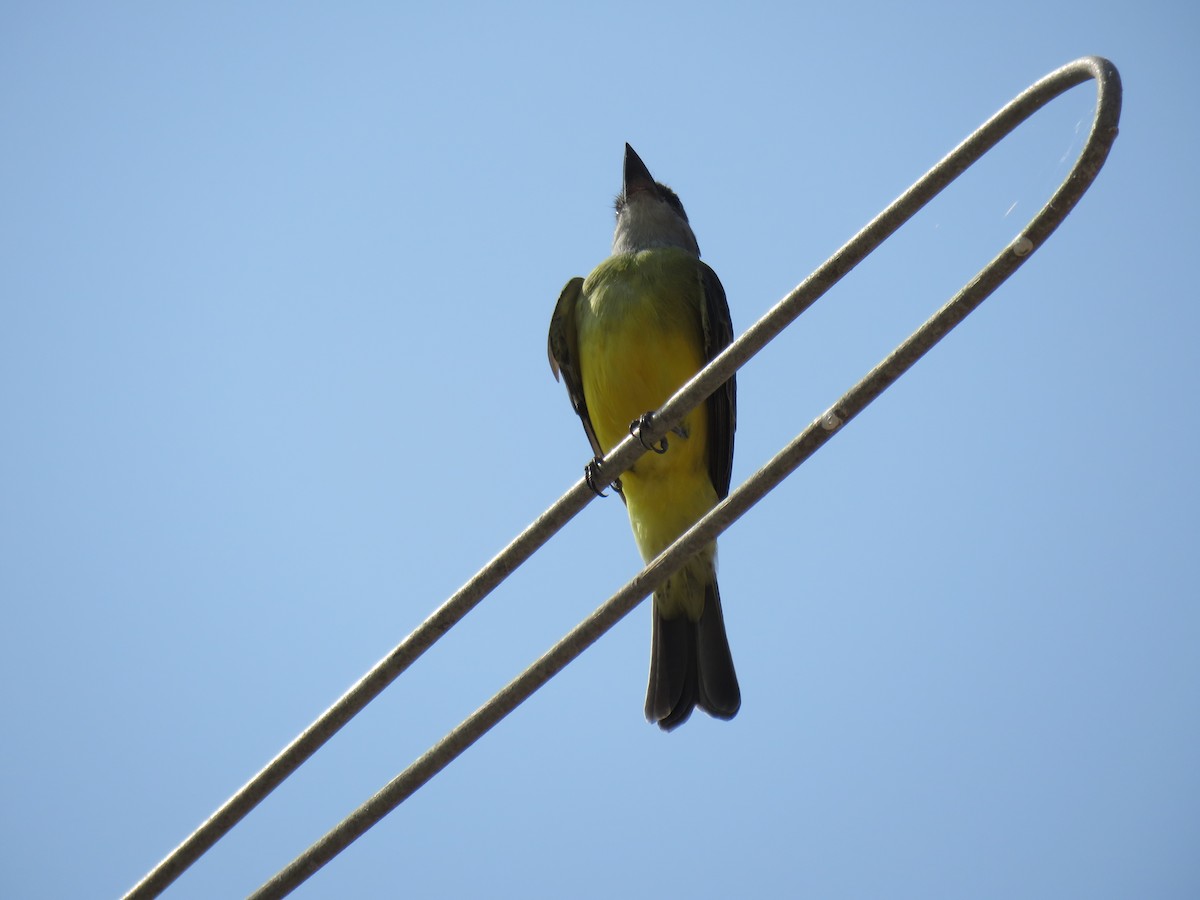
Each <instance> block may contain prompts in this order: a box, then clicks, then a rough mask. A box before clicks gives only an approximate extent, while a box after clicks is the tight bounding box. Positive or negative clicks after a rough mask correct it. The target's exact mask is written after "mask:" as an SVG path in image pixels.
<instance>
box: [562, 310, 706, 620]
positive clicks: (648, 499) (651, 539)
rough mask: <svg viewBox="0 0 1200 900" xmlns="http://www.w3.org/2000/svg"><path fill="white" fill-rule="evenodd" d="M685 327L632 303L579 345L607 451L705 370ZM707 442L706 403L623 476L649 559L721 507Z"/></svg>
mask: <svg viewBox="0 0 1200 900" xmlns="http://www.w3.org/2000/svg"><path fill="white" fill-rule="evenodd" d="M593 324H595V325H600V324H601V323H599V322H596V323H593ZM679 324H680V323H678V322H675V323H664V322H663V321H662V319H661V316H660V310H656V309H654V308H652V307H651V306H650V304H645V305H643V306H642V308H641V309H638V308H637V307H636V305H635V307H634V308H629V307H628V306H627V307H626V308H625V309H624V310H623V311H622V315H620V316H619V317H613V318H611V319H608V320H607V321H604V322H603V324H602V327H595V328H593V329H592V331H591V333H590V334H589V335H588V336H587V338H586V339H585V340H582V341H581V342H580V343H581V346H580V355H581V359H580V368H581V370H582V375H583V391H584V397H585V398H586V401H587V407H588V411H589V413H590V415H591V420H592V426H593V427H594V428H595V431H596V437H597V438H598V439H599V441H600V445H601V447H603V449H604V452H605V453H607V452H609V451H610V450H611V449H612V448H613V447H614V446H616V444H618V443H619V442H620V441H621V440H622V439H623V438H624V437H625V436H626V435H628V434H629V426H630V423H631V422H633V421H634V420H635V419H638V418H639V417H640V416H642V415H643V414H644V413H647V412H652V411H654V410H656V409H658V408H659V407H661V406H662V405H663V403H665V402H666V401H667V400H668V399H669V398H670V397H671V395H672V394H674V393H675V392H676V391H677V390H679V388H680V387H682V386H683V385H684V383H685V382H687V381H688V379H690V378H691V377H692V376H693V375H695V374H696V373H697V372H698V371H700V369H701V368H703V362H704V361H703V356H702V352H703V351H702V347H701V343H702V338H701V335H700V333H699V328H698V327H697V326H696V325H691V327H683V328H680V327H676V326H678V325H679ZM707 439H708V411H707V407H706V405H705V404H703V403H702V404H700V406H699V407H697V408H696V409H694V410H692V411H691V412H690V413H689V414H688V415H687V416H686V417H685V418H684V420H683V422H682V423H680V425H679V426H677V427H676V429H675V430H674V431H672V432H669V433H668V434H667V452H666V453H663V454H658V453H654V452H648V453H646V454H645V455H643V456H642V457H641V458H640V459H639V460H638V461H637V463H635V465H634V467H633V468H632V469H630V470H629V471H628V472H626V473H625V474H623V475H622V476H621V484H622V487H623V491H624V494H625V500H626V502H627V503H628V505H629V519H630V523H631V524H632V525H633V531H634V536H635V538H636V539H637V543H638V548H639V550H640V551H641V554H642V557H643V558H644V559H646V560H647V561H649V560H650V559H653V558H654V557H655V556H657V555H658V554H659V553H660V552H662V550H664V549H665V548H666V547H667V546H668V545H670V544H671V543H672V542H673V541H674V540H675V539H676V538H677V537H679V535H681V534H682V533H683V532H684V531H686V530H687V529H688V528H689V527H690V526H691V525H692V524H694V523H695V521H696V520H697V519H699V518H700V517H701V516H703V515H704V514H705V513H706V512H708V510H710V509H711V508H712V507H713V506H714V505H716V502H717V496H716V491H715V490H714V488H713V486H712V482H711V480H710V478H709V475H708V454H707V444H708V440H707ZM712 553H713V550H712V549H711V548H710V549H709V550H708V551H706V552H705V553H703V554H701V557H698V558H697V562H696V564H698V565H701V566H703V567H705V568H708V567H711V565H712ZM709 571H711V570H710V569H709ZM697 574H699V573H697ZM697 615H698V612H697Z"/></svg>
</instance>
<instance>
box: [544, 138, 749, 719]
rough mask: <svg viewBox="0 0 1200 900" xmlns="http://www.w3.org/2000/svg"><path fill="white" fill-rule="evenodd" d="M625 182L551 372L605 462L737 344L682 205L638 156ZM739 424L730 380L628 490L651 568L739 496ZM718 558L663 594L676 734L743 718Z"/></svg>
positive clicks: (665, 686) (658, 649)
mask: <svg viewBox="0 0 1200 900" xmlns="http://www.w3.org/2000/svg"><path fill="white" fill-rule="evenodd" d="M624 175H625V177H624V184H623V187H622V190H621V193H620V194H619V195H618V196H617V200H616V210H617V226H616V232H615V233H614V235H613V246H612V255H611V256H610V257H609V258H608V259H606V260H605V261H604V262H602V263H600V265H599V266H597V267H596V268H595V270H593V272H592V273H591V274H590V275H589V276H588V277H587V278H586V279H583V278H572V279H571V280H570V281H569V282H567V286H566V287H565V288H563V291H562V294H561V295H560V296H559V298H558V305H557V306H556V307H555V309H554V316H553V318H552V319H551V321H550V339H549V351H550V368H551V369H552V370H553V372H554V375H555V377H556V378H557V377H558V376H559V374H560V373H561V375H562V379H563V381H564V382H565V383H566V387H567V393H568V394H569V396H570V398H571V404H572V406H574V408H575V412H577V413H578V414H579V417H580V419H582V420H583V430H584V431H585V432H586V434H587V437H588V441H589V442H590V443H591V445H592V450H593V451H594V452H595V453H596V455H597V456H598V457H599V456H601V455H603V454H606V453H608V452H609V451H610V450H612V448H613V447H615V446H616V445H617V444H618V443H620V441H621V440H622V439H623V438H624V437H625V436H626V435H627V434H629V433H630V431H631V430H636V425H637V424H638V423H639V422H640V421H642V419H643V417H644V415H645V414H646V413H647V412H652V411H654V410H657V409H658V408H659V407H661V406H662V405H663V404H664V403H665V402H666V401H667V400H668V399H669V398H670V397H671V395H672V394H674V393H675V392H676V391H678V390H679V388H681V387H682V386H683V385H684V384H685V383H686V382H687V381H688V380H689V379H690V378H691V377H692V376H693V375H695V374H696V373H697V372H699V371H700V370H701V369H702V368H703V367H704V366H705V364H706V363H708V362H709V361H710V360H711V359H712V358H713V357H715V356H716V355H717V354H718V353H720V352H721V350H723V349H724V348H725V347H726V346H727V345H728V344H729V342H730V341H731V340H732V339H733V325H732V323H731V322H730V318H729V304H728V302H727V301H726V300H725V290H724V288H722V287H721V282H720V281H719V280H718V279H717V276H716V273H715V272H713V270H712V269H710V268H709V267H708V266H707V265H705V264H704V263H702V262H701V261H700V247H699V246H698V245H697V243H696V236H695V235H694V234H693V233H692V228H691V226H690V225H689V224H688V218H687V214H686V213H685V212H684V211H683V204H682V203H680V202H679V198H678V197H677V196H676V195H675V192H674V191H672V190H671V189H670V188H668V187H667V186H666V185H664V184H659V183H658V182H656V181H655V180H654V179H653V178H652V177H651V175H650V172H649V171H648V170H647V169H646V166H645V164H644V163H643V162H642V161H641V159H640V158H639V157H638V155H637V154H636V153H634V152H633V148H632V147H630V146H629V145H628V144H626V145H625V172H624ZM736 418H737V404H736V391H735V386H734V379H733V378H732V377H731V378H730V379H729V381H728V382H726V383H725V384H724V385H722V386H721V387H720V388H718V389H717V391H716V392H715V393H713V394H712V396H710V397H709V398H708V400H706V401H705V402H704V403H702V404H700V406H698V407H697V408H696V409H694V410H692V411H691V412H690V413H688V414H687V416H686V417H685V418H684V419H683V421H682V422H680V423H679V424H678V425H677V426H676V427H675V428H673V429H672V430H671V432H670V433H669V434H668V436H667V440H666V441H665V442H664V443H663V445H662V446H661V447H657V448H651V449H654V450H655V452H653V453H646V454H645V455H644V456H642V457H641V458H640V459H639V460H638V461H637V462H636V463H635V464H634V466H633V468H631V469H629V470H628V471H627V472H625V473H624V474H623V475H622V476H621V478H620V480H619V482H617V483H616V487H617V489H618V491H620V494H621V497H622V499H623V500H624V501H625V505H626V507H627V508H628V510H629V522H630V524H631V525H632V526H633V535H634V538H635V539H636V541H637V545H638V549H639V550H640V551H641V554H642V558H643V559H644V560H645V561H646V562H649V561H650V560H652V559H654V557H656V556H658V554H659V553H661V552H662V551H663V550H665V549H666V548H667V547H668V546H669V545H670V544H671V543H673V542H674V541H675V539H676V538H678V537H679V536H680V535H681V534H683V533H684V532H685V531H686V530H687V529H688V528H690V527H691V526H692V525H693V524H695V522H696V521H697V520H698V519H699V518H700V517H701V516H703V515H704V514H705V513H707V512H708V511H709V510H710V509H712V508H713V507H714V506H715V505H716V504H717V502H718V501H719V500H722V499H724V498H725V497H726V496H727V495H728V493H729V477H730V470H731V467H732V465H733V431H734V427H735V424H736ZM631 422H632V423H634V424H633V425H631ZM589 481H590V479H589ZM593 487H595V486H593ZM716 555H717V545H716V542H713V543H711V544H709V545H708V546H707V547H705V548H704V549H703V550H702V551H701V552H700V553H698V554H697V555H696V556H695V557H693V558H692V559H691V560H689V561H688V562H687V563H685V564H684V566H683V568H682V569H680V570H679V571H678V572H676V573H675V574H674V575H672V576H671V577H670V579H669V580H668V581H667V582H666V583H665V584H664V585H663V586H662V587H660V588H659V589H658V590H656V591H655V592H654V601H653V626H652V631H651V650H650V686H649V688H648V689H647V692H646V718H647V719H649V720H650V721H652V722H657V723H658V724H659V726H661V727H662V728H663V729H665V730H670V729H672V728H674V727H675V726H677V725H680V724H682V723H683V722H684V721H686V720H687V718H688V716H689V715H691V713H692V709H694V708H695V707H697V706H699V707H700V708H701V709H703V710H705V711H707V712H708V713H710V714H711V715H714V716H717V717H718V718H722V719H730V718H733V716H734V715H736V714H737V711H738V707H739V706H741V702H742V701H741V691H740V690H739V689H738V682H737V675H736V674H735V673H734V669H733V657H732V656H731V655H730V653H729V641H728V639H727V638H726V636H725V622H724V619H723V617H722V615H721V595H720V593H719V592H718V591H717V574H716Z"/></svg>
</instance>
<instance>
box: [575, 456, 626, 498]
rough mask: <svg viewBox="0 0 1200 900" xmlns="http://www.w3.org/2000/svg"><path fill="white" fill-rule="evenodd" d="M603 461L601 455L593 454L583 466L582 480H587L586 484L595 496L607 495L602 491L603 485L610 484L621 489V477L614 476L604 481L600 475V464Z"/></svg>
mask: <svg viewBox="0 0 1200 900" xmlns="http://www.w3.org/2000/svg"><path fill="white" fill-rule="evenodd" d="M603 462H604V457H603V456H594V457H592V461H591V462H589V463H588V464H587V465H586V466H584V467H583V480H584V481H586V482H587V486H588V487H590V488H591V489H592V493H593V494H595V495H596V496H597V497H607V496H608V494H606V493H604V486H607V485H611V486H612V487H615V488H616V489H617V490H618V491H620V490H621V479H620V478H614V479H612V480H611V481H604V480H603V479H602V478H601V476H600V465H601V463H603Z"/></svg>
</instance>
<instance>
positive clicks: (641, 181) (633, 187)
mask: <svg viewBox="0 0 1200 900" xmlns="http://www.w3.org/2000/svg"><path fill="white" fill-rule="evenodd" d="M653 190H654V178H653V176H652V175H651V174H650V170H649V169H647V168H646V164H645V163H644V162H642V158H641V157H640V156H638V155H637V153H636V152H634V149H633V148H632V147H630V146H629V145H628V144H626V145H625V181H624V184H623V186H622V191H621V192H622V194H623V195H624V196H625V197H626V198H628V197H629V196H630V195H631V194H635V193H637V192H638V191H653Z"/></svg>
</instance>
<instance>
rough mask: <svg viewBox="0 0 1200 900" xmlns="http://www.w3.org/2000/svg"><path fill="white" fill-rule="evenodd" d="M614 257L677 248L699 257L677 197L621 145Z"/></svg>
mask: <svg viewBox="0 0 1200 900" xmlns="http://www.w3.org/2000/svg"><path fill="white" fill-rule="evenodd" d="M616 207H617V229H616V231H615V232H614V233H613V248H612V252H613V253H614V254H615V253H636V252H638V251H639V250H649V249H652V248H654V247H680V248H682V249H684V250H686V251H688V252H689V253H692V254H695V255H696V256H699V255H700V245H699V244H697V243H696V235H694V234H693V233H692V226H691V225H689V224H688V217H687V213H685V212H684V211H683V204H682V203H680V202H679V197H677V196H676V195H675V192H674V191H673V190H671V189H670V188H669V187H667V186H666V185H665V184H660V183H659V182H657V181H655V180H654V178H653V177H651V175H650V170H649V169H647V168H646V164H645V163H644V162H642V160H641V158H640V157H639V156H638V155H637V154H636V153H634V151H633V148H632V147H630V146H629V145H628V144H626V145H625V181H624V185H623V187H622V189H621V193H620V194H618V195H617V202H616Z"/></svg>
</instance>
